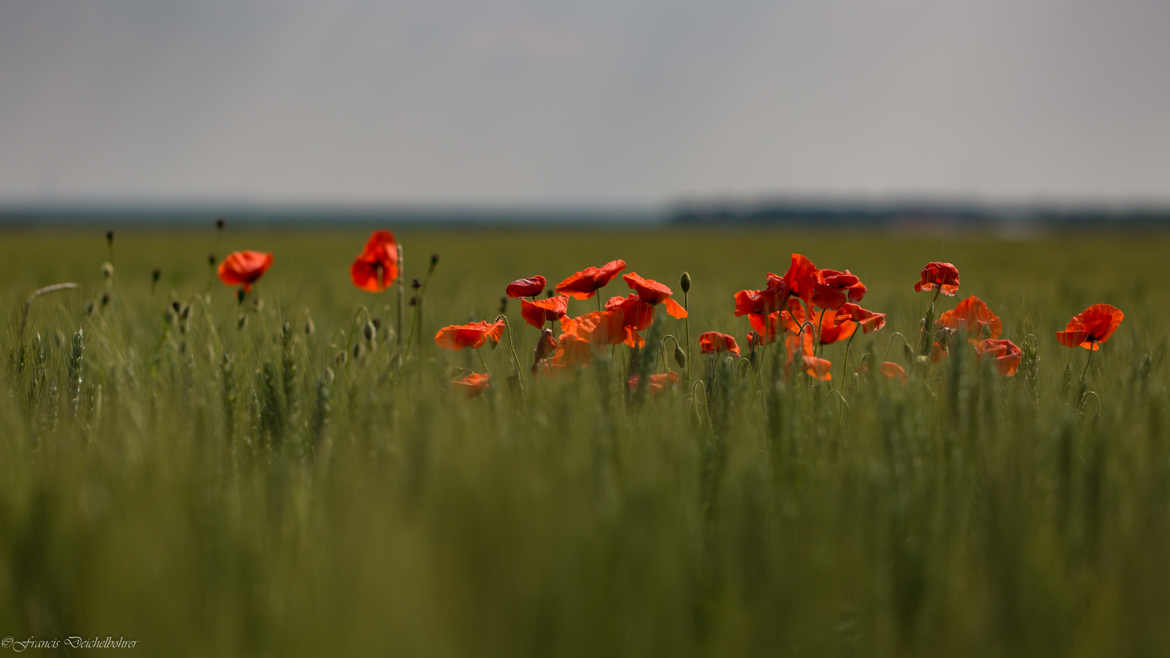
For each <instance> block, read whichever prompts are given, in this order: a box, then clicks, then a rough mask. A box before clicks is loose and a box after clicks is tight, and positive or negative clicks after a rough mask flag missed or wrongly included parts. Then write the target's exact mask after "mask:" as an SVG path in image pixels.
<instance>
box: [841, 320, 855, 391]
mask: <svg viewBox="0 0 1170 658" xmlns="http://www.w3.org/2000/svg"><path fill="white" fill-rule="evenodd" d="M854 338H857V332H856V331H854V332H853V333H852V334H850V335H849V340H847V341H845V358H844V360H843V361H842V362H841V377H842V378H843V379H844V380H845V381H846V382H847V381H849V379H850V377H849V348H850V347H852V346H853V339H854ZM841 388H845V384H844V383H842V384H841Z"/></svg>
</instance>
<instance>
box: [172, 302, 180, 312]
mask: <svg viewBox="0 0 1170 658" xmlns="http://www.w3.org/2000/svg"><path fill="white" fill-rule="evenodd" d="M181 308H182V305H181V304H179V302H171V310H173V311H174V312H175V314H178V313H179V309H181Z"/></svg>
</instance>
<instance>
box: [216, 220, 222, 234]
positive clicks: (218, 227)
mask: <svg viewBox="0 0 1170 658" xmlns="http://www.w3.org/2000/svg"><path fill="white" fill-rule="evenodd" d="M215 230H217V231H222V230H223V217H220V218H219V219H217V220H215Z"/></svg>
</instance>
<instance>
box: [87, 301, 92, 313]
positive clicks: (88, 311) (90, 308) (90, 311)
mask: <svg viewBox="0 0 1170 658" xmlns="http://www.w3.org/2000/svg"><path fill="white" fill-rule="evenodd" d="M85 314H86V315H93V302H87V303H86V304H85Z"/></svg>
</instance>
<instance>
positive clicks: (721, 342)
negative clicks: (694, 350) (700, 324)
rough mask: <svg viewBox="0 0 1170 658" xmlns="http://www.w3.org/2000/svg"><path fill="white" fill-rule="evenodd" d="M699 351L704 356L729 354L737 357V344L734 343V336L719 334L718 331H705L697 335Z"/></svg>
mask: <svg viewBox="0 0 1170 658" xmlns="http://www.w3.org/2000/svg"><path fill="white" fill-rule="evenodd" d="M699 351H700V352H702V353H704V354H706V353H708V352H731V353H732V354H734V355H736V356H739V343H736V342H735V336H732V335H730V334H724V333H719V332H718V331H706V332H703V333H701V334H699Z"/></svg>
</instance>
